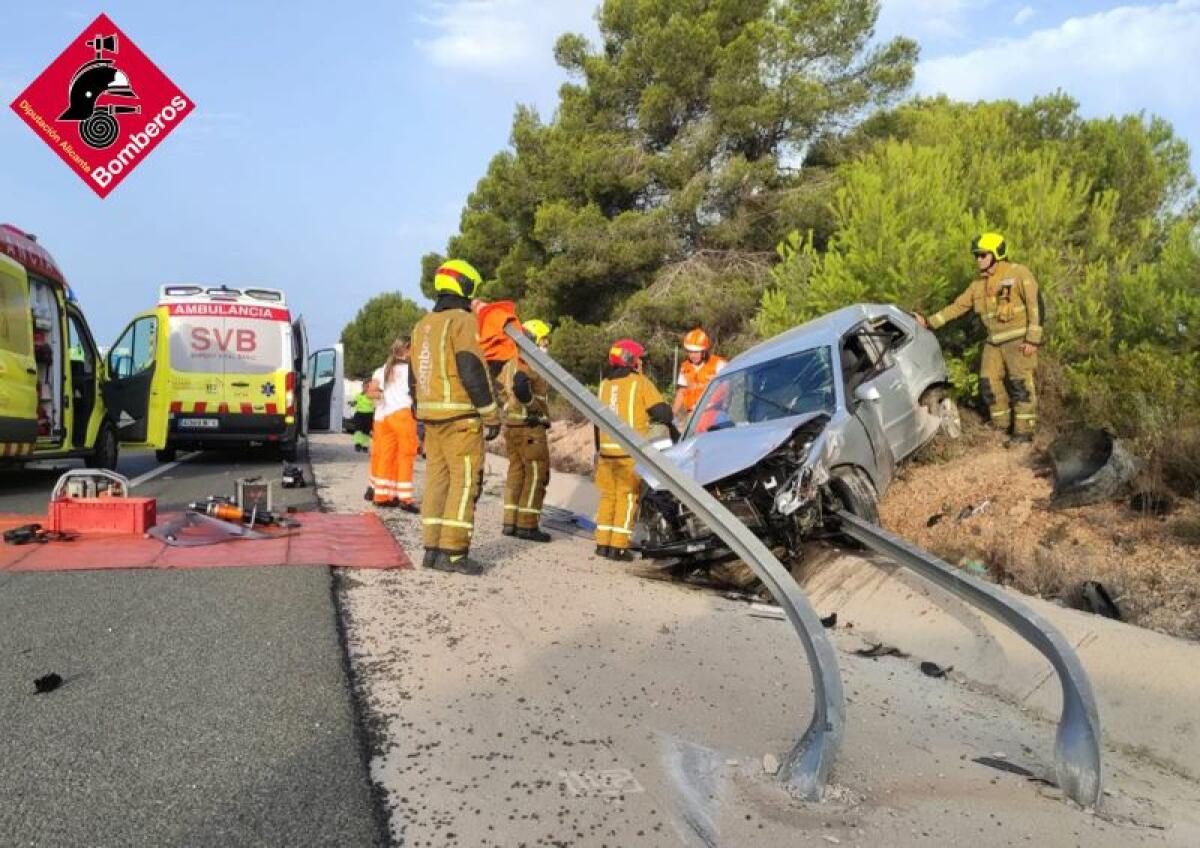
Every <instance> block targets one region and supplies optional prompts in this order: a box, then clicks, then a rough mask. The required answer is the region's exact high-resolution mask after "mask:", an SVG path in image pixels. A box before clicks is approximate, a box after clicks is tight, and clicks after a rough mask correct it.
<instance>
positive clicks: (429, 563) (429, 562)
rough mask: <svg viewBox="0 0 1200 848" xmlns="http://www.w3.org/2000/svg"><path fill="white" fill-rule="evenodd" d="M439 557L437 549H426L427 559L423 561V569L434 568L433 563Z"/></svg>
mask: <svg viewBox="0 0 1200 848" xmlns="http://www.w3.org/2000/svg"><path fill="white" fill-rule="evenodd" d="M437 555H438V549H437V548H426V549H425V558H424V559H423V560H421V568H433V563H434V561H436V560H437Z"/></svg>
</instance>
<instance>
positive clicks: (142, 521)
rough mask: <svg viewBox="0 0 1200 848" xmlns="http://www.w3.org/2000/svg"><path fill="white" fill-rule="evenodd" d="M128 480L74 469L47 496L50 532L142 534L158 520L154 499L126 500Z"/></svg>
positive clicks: (115, 475)
mask: <svg viewBox="0 0 1200 848" xmlns="http://www.w3.org/2000/svg"><path fill="white" fill-rule="evenodd" d="M129 489H130V486H129V481H128V480H126V479H125V478H124V477H122V476H121V475H120V474H116V473H114V472H112V471H104V470H102V469H87V470H84V469H75V470H72V471H68V472H67V473H66V474H64V475H63V476H62V477H60V478H59V479H58V482H57V483H56V484H55V486H54V491H53V492H51V494H50V515H49V524H50V529H51V530H52V531H54V532H56V533H89V534H97V533H106V534H119V535H138V536H141V535H143V534H144V533H145V532H146V531H147V530H149V529H150V528H151V527H153V526H154V523H155V521H156V520H157V518H158V516H157V512H158V505H157V502H156V501H155V500H154V498H131V497H129Z"/></svg>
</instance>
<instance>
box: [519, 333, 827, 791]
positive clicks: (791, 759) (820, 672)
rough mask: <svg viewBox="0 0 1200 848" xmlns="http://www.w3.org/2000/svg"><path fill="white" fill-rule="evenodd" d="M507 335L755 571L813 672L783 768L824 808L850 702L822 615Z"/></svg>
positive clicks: (683, 481) (695, 495)
mask: <svg viewBox="0 0 1200 848" xmlns="http://www.w3.org/2000/svg"><path fill="white" fill-rule="evenodd" d="M505 333H506V334H507V335H508V337H509V338H510V339H512V340H513V341H514V342H516V344H517V347H518V348H519V349H520V351H521V355H522V356H523V357H524V359H525V360H526V361H527V362H529V363H530V364H531V365H532V366H533V367H534V368H535V369H537V371H538V373H540V374H541V375H542V376H543V377H545V378H546V380H547V381H549V383H550V385H552V386H553V387H554V388H555V389H557V390H558V392H559V393H560V394H562V396H563V397H565V398H566V399H567V400H568V401H570V403H571V405H572V406H574V407H575V408H576V409H578V410H579V411H580V412H581V413H583V414H584V415H585V416H587V418H588V420H589V421H591V422H592V423H593V424H595V425H597V426H601V427H603V428H604V429H605V430H607V431H608V432H609V433H611V434H612V435H613V436H614V437H615V438H616V440H617V441H618V442H619V443H620V444H621V446H622V447H623V448H625V450H627V451H629V454H630V456H632V457H634V458H635V459H636V460H637V461H638V462H639V463H641V464H642V465H643V466H645V467H647V468H650V469H652V470H653V471H654V473H655V474H657V475H658V477H659V479H660V480H662V481H663V483H664V484H665V485H666V486H667V488H668V489H670V490H671V493H672V494H674V495H675V497H677V498H679V500H680V501H682V502H683V503H685V504H687V506H688V508H690V509H691V510H692V511H693V512H694V513H696V515H697V516H699V517H700V519H701V520H703V521H704V523H705V524H707V525H708V526H709V527H710V528H712V529H713V530H715V531H716V533H717V535H718V536H720V537H721V539H722V540H723V541H724V542H725V544H727V545H728V546H729V549H730V550H731V551H733V552H734V553H735V554H737V555H738V556H739V557H741V558H742V560H743V561H745V563H746V564H747V565H749V566H750V568H751V569H753V571H754V573H755V574H756V575H758V578H759V579H760V580H762V582H763V584H764V585H765V586H766V587H767V589H768V590H769V591H770V593H771V596H772V597H774V598H775V600H776V601H777V602H778V603H779V605H780V606H781V607H782V608H783V611H784V612H785V613H786V615H787V617H788V620H789V621H790V622H791V623H792V627H794V628H795V630H796V633H797V634H799V636H800V641H801V642H802V643H803V645H804V653H805V654H806V655H807V657H808V665H809V668H810V669H811V670H812V683H813V700H814V704H815V706H814V709H813V717H812V721H811V722H810V723H809V725H808V729H807V730H805V731H804V735H803V736H801V737H800V740H799V741H798V742H797V743H796V745H795V747H793V748H792V751H791V753H790V754H789V755H788V756H787V758H786V760H785V762H784V763H783V765H782V767H781V768H780V774H781V776H782V778H783V780H784V781H785V782H787V783H788V784H789V785H790V786H792V787H793V788H794V789H795V790H796V791H797V792H798V793H800V794H801V795H802V796H803V797H805V798H807V799H809V800H814V801H818V800H820V799H821V794H822V792H823V791H824V788H825V783H826V780H827V777H828V775H829V770H830V768H831V767H832V765H833V761H834V758H835V757H836V756H837V753H838V749H839V748H840V747H841V743H842V735H843V732H844V729H845V724H846V698H845V695H844V693H843V691H842V678H841V673H840V671H839V669H838V661H837V654H836V653H835V651H834V648H833V644H832V643H831V642H830V641H829V637H828V636H827V635H826V634H825V628H824V627H823V626H822V625H821V619H820V616H818V615H817V613H816V611H815V610H814V609H813V608H812V606H811V605H810V604H809V603H808V600H807V599H806V598H805V597H804V595H803V594H802V593H801V592H800V587H799V586H797V585H796V581H795V580H793V579H792V576H791V575H790V574H789V573H788V572H787V570H786V569H785V568H784V567H783V566H782V565H780V563H779V561H778V560H776V559H775V556H774V555H773V554H772V553H771V551H770V550H769V549H768V548H767V546H766V545H764V544H763V543H762V542H761V541H759V539H758V538H757V537H756V536H755V535H754V534H753V533H751V532H750V531H749V530H748V529H747V528H746V526H745V525H744V524H742V523H741V522H740V521H738V520H737V518H735V517H734V516H733V514H732V513H731V512H729V510H727V509H726V508H725V507H724V506H722V505H721V504H720V503H719V502H718V501H717V500H716V499H715V498H714V497H713V496H712V495H710V494H709V493H708V492H707V491H705V490H704V488H703V487H702V486H700V485H699V484H697V483H696V482H695V481H693V480H691V479H690V478H688V477H686V476H684V475H683V474H681V473H680V471H679V469H677V468H676V467H675V463H673V462H671V461H670V460H669V459H667V458H666V457H664V456H662V455H661V454H660V453H659V452H658V451H657V450H654V449H653V448H650V449H644V448H643V446H644V445H645V442H644V440H643V439H642V437H641V436H639V435H638V434H637V433H635V432H634V431H633V430H631V429H630V428H629V427H627V426H626V425H625V424H624V423H622V422H621V421H620V420H619V419H618V418H617V417H616V416H615V415H613V414H612V412H611V411H610V410H609V409H608V408H607V407H605V406H603V405H602V404H601V403H600V401H599V400H597V399H596V398H595V397H593V396H592V393H591V392H589V391H588V390H587V389H585V388H584V387H583V386H582V385H580V384H579V383H578V382H577V381H576V380H575V378H574V377H572V376H571V375H570V374H568V373H567V372H566V371H565V370H564V369H563V368H562V367H561V366H560V365H559V364H558V363H557V362H555V361H554V360H553V359H551V358H550V357H549V356H547V355H546V354H545V353H543V352H542V351H541V350H540V349H539V348H538V347H537V345H535V344H534V343H533V342H532V341H530V340H529V339H528V338H526V337H525V336H524V334H522V333H521V331H520V330H519V329H517V328H516V325H515V324H511V323H510V324H508V326H507V327H505Z"/></svg>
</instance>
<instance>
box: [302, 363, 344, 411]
mask: <svg viewBox="0 0 1200 848" xmlns="http://www.w3.org/2000/svg"><path fill="white" fill-rule="evenodd" d="M340 347H341V345H338V346H337V347H328V348H324V349H322V350H318V351H314V352H313V354H312V356H310V357H309V359H308V376H309V379H310V380H311V381H312V383H311V388H310V389H309V407H308V408H309V412H308V414H309V419H308V429H309V432H310V433H324V432H329V431H331V430H332V431H334V432H340V430H341V426H342V423H341V417H342V406H341V405H342V403H343V402H344V394H343V392H344V389H343V388H342V357H341V356H340V353H341V351H340V350H338V348H340Z"/></svg>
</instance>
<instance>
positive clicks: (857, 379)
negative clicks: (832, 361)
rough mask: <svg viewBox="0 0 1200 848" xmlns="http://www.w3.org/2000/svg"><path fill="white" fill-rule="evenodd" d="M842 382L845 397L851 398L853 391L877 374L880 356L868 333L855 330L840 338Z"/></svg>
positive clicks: (862, 330) (863, 330)
mask: <svg viewBox="0 0 1200 848" xmlns="http://www.w3.org/2000/svg"><path fill="white" fill-rule="evenodd" d="M841 358H842V380H843V381H844V382H845V386H846V397H848V398H849V397H853V396H854V390H855V389H857V388H858V387H859V386H860V385H862V384H863V383H865V382H866V381H867V380H869V379H871V378H872V377H873V376H875V375H876V374H877V373H879V371H880V370H881V369H880V365H881V360H882V356H881V354H880V352H879V349H878V348H877V347H876V346H875V342H874V340H873V339H872V338H871V335H870V333H868V332H867V331H866V330H865V329H861V328H860V329H856V330H853V331H851V332H849V333H847V334H846V335H845V336H844V337H843V338H842V350H841Z"/></svg>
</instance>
